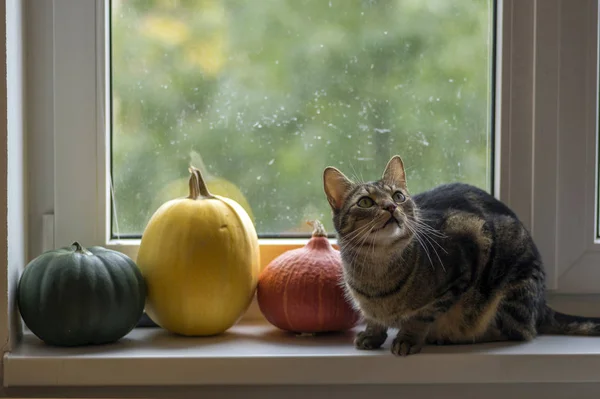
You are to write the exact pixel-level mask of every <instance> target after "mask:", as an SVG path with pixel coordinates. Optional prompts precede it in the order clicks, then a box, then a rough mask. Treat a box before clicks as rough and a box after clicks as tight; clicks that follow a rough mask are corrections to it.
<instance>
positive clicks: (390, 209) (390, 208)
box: [384, 202, 398, 214]
mask: <svg viewBox="0 0 600 399" xmlns="http://www.w3.org/2000/svg"><path fill="white" fill-rule="evenodd" d="M397 207H398V206H397V205H396V204H394V203H392V202H390V203H388V204H386V205H385V206H384V209H385V210H386V211H388V212H389V213H392V214H393V213H394V211H396V208H397Z"/></svg>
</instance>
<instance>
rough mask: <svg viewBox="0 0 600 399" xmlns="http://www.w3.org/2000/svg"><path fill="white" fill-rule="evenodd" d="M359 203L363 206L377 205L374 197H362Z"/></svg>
mask: <svg viewBox="0 0 600 399" xmlns="http://www.w3.org/2000/svg"><path fill="white" fill-rule="evenodd" d="M357 205H358V206H359V207H361V208H370V207H372V206H373V205H375V201H373V199H372V198H369V197H362V198H361V199H359V200H358V203H357Z"/></svg>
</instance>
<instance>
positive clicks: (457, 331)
mask: <svg viewBox="0 0 600 399" xmlns="http://www.w3.org/2000/svg"><path fill="white" fill-rule="evenodd" d="M324 186H325V193H326V195H327V199H328V201H329V203H330V205H331V208H332V210H333V222H334V226H335V229H336V232H337V235H338V242H339V245H340V250H341V255H342V260H343V266H344V279H343V283H344V285H345V287H346V288H347V292H348V294H349V297H350V298H351V300H352V301H353V302H354V303H355V305H356V306H357V308H358V309H359V310H360V311H361V312H362V314H363V315H364V317H365V320H366V322H367V326H366V329H365V330H364V331H362V332H360V333H359V334H358V335H357V337H356V340H355V345H356V346H357V348H360V349H376V348H379V347H380V346H381V345H382V344H383V343H384V342H385V340H386V338H387V330H388V328H398V329H399V332H398V335H397V336H396V338H395V339H394V340H393V343H392V352H393V353H394V354H397V355H408V354H411V353H417V352H419V351H420V350H421V348H422V346H423V345H424V344H426V343H437V344H447V343H476V342H489V341H498V340H531V339H533V338H534V337H536V335H538V334H540V333H558V334H579V335H599V334H600V319H593V318H585V317H578V316H570V315H564V314H561V313H558V312H555V311H554V310H552V309H550V308H549V307H548V306H547V305H546V303H545V299H544V291H545V274H544V268H543V264H542V260H541V257H540V254H539V252H538V250H537V248H536V245H535V243H534V242H533V240H532V238H531V236H530V234H529V232H528V231H527V229H526V228H525V227H524V226H523V224H522V223H521V222H520V221H519V220H518V218H517V217H516V215H515V214H514V213H513V212H512V211H511V210H510V209H509V208H508V207H507V206H506V205H504V204H503V203H502V202H500V201H498V200H497V199H495V198H494V197H493V196H491V195H489V194H488V193H486V192H485V191H483V190H481V189H478V188H476V187H473V186H470V185H467V184H460V183H454V184H447V185H442V186H439V187H437V188H434V189H432V190H430V191H427V192H424V193H421V194H418V195H415V196H411V195H410V194H409V192H408V190H407V187H406V179H405V173H404V165H403V163H402V160H401V159H400V157H398V156H395V157H393V158H392V159H391V160H390V162H389V163H388V165H387V167H386V169H385V171H384V174H383V177H382V178H381V179H380V180H378V181H375V182H369V183H354V182H352V181H350V180H349V179H348V178H346V176H344V175H343V174H342V172H340V171H339V170H337V169H335V168H332V167H329V168H327V169H326V170H325V172H324Z"/></svg>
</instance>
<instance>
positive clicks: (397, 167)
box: [381, 155, 406, 189]
mask: <svg viewBox="0 0 600 399" xmlns="http://www.w3.org/2000/svg"><path fill="white" fill-rule="evenodd" d="M381 180H383V182H384V183H386V184H390V185H393V186H396V187H401V188H404V189H406V173H404V163H403V162H402V158H400V156H399V155H394V156H393V157H392V159H390V160H389V162H388V164H387V166H386V167H385V171H384V172H383V177H382V178H381Z"/></svg>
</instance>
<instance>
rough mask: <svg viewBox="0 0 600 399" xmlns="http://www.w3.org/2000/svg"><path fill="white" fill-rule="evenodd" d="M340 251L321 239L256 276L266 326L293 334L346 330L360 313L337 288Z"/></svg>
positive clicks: (276, 261) (309, 243)
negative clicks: (267, 323) (269, 325)
mask: <svg viewBox="0 0 600 399" xmlns="http://www.w3.org/2000/svg"><path fill="white" fill-rule="evenodd" d="M341 277H342V267H341V257H340V253H339V251H337V250H335V249H333V248H332V246H331V244H330V243H329V241H328V240H327V238H325V237H313V238H311V240H310V241H309V242H308V244H307V245H306V246H305V247H303V248H298V249H294V250H290V251H287V252H285V253H283V254H281V255H280V256H279V257H277V258H275V259H274V260H273V261H272V262H271V263H270V264H269V265H267V267H266V268H265V270H263V272H262V273H261V275H260V279H259V283H258V288H257V301H258V305H259V308H260V310H261V312H262V314H263V315H264V316H265V318H266V319H267V321H269V323H271V324H273V325H274V326H275V327H278V328H280V329H282V330H286V331H291V332H295V333H321V332H333V331H344V330H348V329H350V328H352V327H354V326H355V325H356V324H357V322H358V321H359V319H360V315H359V313H358V312H357V311H356V310H354V308H352V306H351V305H350V304H349V302H348V300H347V299H346V296H345V293H344V290H343V289H342V286H341Z"/></svg>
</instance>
